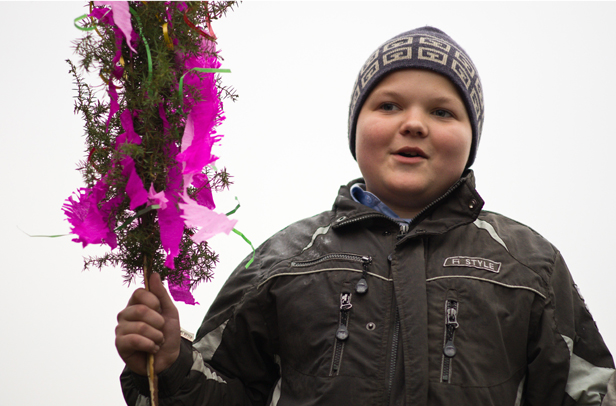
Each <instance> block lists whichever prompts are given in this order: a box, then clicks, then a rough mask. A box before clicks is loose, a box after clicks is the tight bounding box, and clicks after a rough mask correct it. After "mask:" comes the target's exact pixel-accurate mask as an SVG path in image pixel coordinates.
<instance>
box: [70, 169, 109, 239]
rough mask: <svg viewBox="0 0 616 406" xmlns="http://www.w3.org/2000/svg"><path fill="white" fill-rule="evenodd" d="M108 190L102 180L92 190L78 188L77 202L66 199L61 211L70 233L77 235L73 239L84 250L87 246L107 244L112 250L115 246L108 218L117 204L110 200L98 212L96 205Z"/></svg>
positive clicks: (71, 198) (107, 186)
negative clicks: (68, 225)
mask: <svg viewBox="0 0 616 406" xmlns="http://www.w3.org/2000/svg"><path fill="white" fill-rule="evenodd" d="M107 189H109V185H107V184H106V183H105V182H104V180H100V181H98V182H97V184H96V185H95V186H94V187H93V188H80V189H79V190H78V191H77V192H78V193H77V200H74V199H73V196H69V198H68V199H66V202H67V203H64V205H63V206H62V210H63V211H64V214H65V215H66V217H67V220H68V221H69V223H71V226H72V227H71V233H72V234H75V235H77V238H75V239H73V241H75V242H81V243H82V244H83V247H84V248H85V247H86V246H87V245H88V244H102V243H107V244H108V245H109V246H110V247H111V248H112V249H113V248H115V247H116V246H117V242H116V238H115V233H114V232H113V230H110V229H109V226H108V221H107V219H109V216H110V215H112V214H113V213H115V209H117V205H118V204H119V202H118V201H117V200H113V199H112V200H110V201H109V202H106V203H105V204H104V205H103V207H102V208H101V209H100V210H99V208H98V203H99V202H100V201H101V200H102V199H104V197H105V193H106V192H107Z"/></svg>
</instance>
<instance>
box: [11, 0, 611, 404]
mask: <svg viewBox="0 0 616 406" xmlns="http://www.w3.org/2000/svg"><path fill="white" fill-rule="evenodd" d="M85 5H86V3H85V2H71V3H56V2H44V3H30V2H20V3H16V2H1V3H0V15H1V16H2V20H3V22H2V24H0V45H1V50H2V59H1V61H2V65H1V66H0V73H1V74H0V92H1V93H0V94H1V108H0V137H1V141H2V143H1V144H0V174H1V178H0V190H1V192H0V193H1V195H0V197H1V199H0V201H1V203H0V205H1V206H0V208H1V209H2V211H1V213H2V214H1V215H0V230H1V234H0V247H1V248H0V250H1V251H0V252H1V253H2V262H3V263H2V266H1V267H0V272H1V276H2V278H1V280H0V308H1V312H2V315H1V319H0V320H1V323H0V328H1V334H0V366H1V368H0V404H2V405H39V404H45V405H53V406H55V405H74V404H88V405H90V406H98V405H105V406H109V405H121V404H123V399H122V394H121V391H120V386H119V382H118V375H119V373H120V371H121V369H122V366H123V363H122V361H121V360H120V358H119V357H118V356H117V353H116V350H115V347H114V327H115V323H116V320H115V319H116V315H117V313H118V311H120V310H121V309H122V308H123V307H124V306H125V304H126V302H127V300H128V297H129V296H130V294H131V292H132V291H133V289H134V288H135V286H134V285H133V286H131V287H126V286H124V285H123V283H122V277H121V270H119V269H105V270H103V271H102V272H98V271H87V272H82V263H83V260H82V257H83V256H84V255H92V254H96V253H100V252H102V251H101V250H100V249H99V248H98V247H96V246H94V247H88V248H87V249H85V250H84V249H82V248H81V245H80V244H76V243H74V242H72V241H71V237H62V238H55V239H49V238H30V237H28V236H26V235H25V234H24V233H22V232H21V231H20V230H19V229H18V227H19V228H21V229H22V230H24V231H26V232H28V233H30V234H62V233H66V232H68V230H69V227H68V223H67V222H66V221H65V220H64V217H63V214H62V211H61V206H62V204H63V201H64V200H65V199H66V198H67V197H68V196H69V195H70V194H71V193H72V192H73V191H74V190H76V189H77V188H78V187H81V186H82V185H83V182H82V180H81V177H80V174H79V173H78V172H77V171H76V170H75V168H76V163H77V162H78V161H79V160H81V159H84V156H85V154H84V144H83V137H82V134H83V122H82V119H81V117H80V116H75V115H73V98H72V97H73V96H74V93H73V91H72V90H71V89H72V88H73V85H72V83H71V82H72V79H71V76H70V75H69V74H68V65H67V64H66V62H65V59H67V58H73V60H76V59H75V58H74V56H72V49H71V41H73V40H75V39H76V38H78V37H80V36H81V35H82V33H81V32H80V31H78V30H77V29H75V28H74V27H73V19H74V18H75V17H77V16H79V15H81V14H83V13H85V12H86V9H85V8H84V7H85ZM614 15H616V3H608V2H602V3H557V2H549V3H537V2H533V3H517V2H516V3H486V2H482V3H467V2H455V3H440V2H434V3H423V2H422V3H415V2H394V3H389V2H384V1H380V2H378V3H377V2H333V3H329V2H327V3H325V2H309V3H306V2H286V3H282V2H277V3H272V2H246V3H244V4H242V5H241V6H240V7H239V8H238V9H237V10H236V11H234V12H232V13H230V14H229V15H228V16H227V17H226V18H225V19H223V20H220V21H216V22H215V23H214V31H215V32H216V34H217V36H218V38H219V47H220V49H221V55H222V56H223V57H224V59H225V60H224V62H223V67H224V68H230V69H231V70H232V71H233V73H231V74H225V76H224V79H225V83H227V84H229V85H232V86H234V87H235V88H236V89H237V91H238V93H239V95H240V98H239V100H238V101H237V102H236V103H235V104H231V103H230V102H227V103H226V104H225V110H226V113H227V121H226V122H225V124H224V125H223V126H222V127H221V128H220V133H222V134H224V135H225V137H224V138H223V140H222V146H221V147H219V148H217V149H216V151H215V154H217V155H218V156H220V157H221V159H220V161H219V164H218V166H219V167H222V166H225V167H226V168H227V169H228V171H229V172H230V173H231V174H232V175H233V176H234V178H233V180H234V182H235V183H234V185H233V186H232V188H231V191H230V192H229V193H227V194H225V195H217V196H215V199H216V202H217V204H218V207H219V210H220V211H222V212H226V211H229V210H230V209H231V208H233V207H234V197H235V196H237V197H238V198H239V199H240V201H241V204H242V207H241V209H240V210H239V211H238V212H237V213H236V214H235V217H236V218H238V219H239V223H238V224H237V228H238V229H239V230H241V231H242V232H243V233H245V234H246V236H248V237H249V238H250V239H251V240H252V241H253V243H255V246H256V245H257V244H259V243H261V242H263V241H264V240H265V239H266V238H267V237H268V236H270V235H271V234H273V233H274V232H276V231H277V230H279V229H281V228H283V227H284V226H286V225H287V224H289V223H290V222H292V221H295V220H298V219H301V218H304V217H307V216H311V215H313V214H316V213H318V212H321V211H323V210H326V209H328V208H329V207H330V206H331V204H332V203H333V199H334V196H335V193H336V191H337V190H338V187H339V185H341V184H343V183H347V182H348V181H349V180H351V179H352V178H355V177H358V176H359V171H358V169H357V167H356V164H355V162H354V161H353V159H352V157H351V154H350V153H349V150H348V147H347V128H346V122H347V109H348V102H349V98H350V92H351V88H352V85H353V82H354V80H355V76H356V74H357V72H358V70H359V68H360V67H361V65H362V64H363V62H364V61H365V59H366V58H367V57H368V55H369V54H370V53H371V52H372V51H373V50H374V49H375V48H376V47H377V46H379V45H380V44H381V43H383V42H384V41H385V40H387V39H389V38H390V37H392V36H394V35H396V34H398V33H400V32H403V31H407V30H409V29H412V28H415V27H418V26H422V25H434V26H436V27H439V28H441V29H442V30H444V31H445V32H446V33H448V34H449V35H451V36H452V37H453V38H454V39H455V40H456V41H457V42H458V43H459V44H461V45H462V46H463V47H464V48H465V49H466V51H467V52H468V53H469V54H470V55H471V57H472V58H473V60H474V62H475V64H476V66H477V67H478V69H479V73H480V75H481V78H482V82H483V87H484V91H485V103H486V121H485V126H484V130H483V137H482V140H481V144H480V146H479V152H478V157H477V161H476V164H475V165H474V169H475V172H476V176H477V187H478V190H479V192H480V193H481V194H482V196H483V197H484V199H485V200H486V206H485V209H488V210H492V211H496V212H500V213H503V214H506V215H508V216H510V217H512V218H514V219H516V220H518V221H521V222H523V223H525V224H528V225H530V226H531V227H533V228H534V229H535V230H537V231H538V232H539V233H541V234H542V235H544V236H545V237H547V238H548V239H549V240H550V241H551V242H552V243H554V244H555V245H556V246H557V247H558V248H559V249H560V250H561V251H562V253H563V255H564V257H565V259H566V261H567V263H568V265H569V267H570V269H571V273H572V274H573V277H574V279H575V281H576V282H577V284H578V285H579V287H580V289H581V291H582V293H583V294H584V296H585V298H586V300H587V303H588V305H589V307H590V310H591V311H592V313H593V315H594V317H595V320H596V322H597V324H598V326H599V328H600V331H601V332H602V334H603V337H604V338H605V341H606V342H607V344H608V346H609V347H610V348H611V349H612V351H616V323H615V317H614V308H615V306H614V296H615V292H614V288H615V286H614V285H615V282H616V277H615V276H614V272H615V270H616V259H615V258H616V256H615V254H616V252H615V247H614V243H615V242H616V239H615V238H614V230H615V229H616V218H615V214H614V213H615V210H614V201H615V198H616V192H615V191H614V176H615V175H616V167H615V163H614V147H615V146H616V142H615V141H614V138H615V131H614V128H613V123H614V120H615V117H616V111H615V107H616V102H615V101H614V97H615V95H616V79H615V75H614V72H615V62H616V53H615V52H614V40H615V39H616V25H615V24H614V23H613V18H614ZM211 245H212V246H213V248H214V250H215V251H216V252H218V253H219V254H220V264H219V266H218V268H217V269H216V275H215V279H214V281H213V282H211V283H208V284H203V285H202V286H200V287H199V288H198V289H197V290H196V291H195V297H196V299H197V300H198V301H199V302H201V305H200V306H195V307H191V306H187V305H184V304H179V305H178V307H179V310H180V317H181V321H182V326H183V327H184V328H186V329H187V330H190V331H193V332H194V331H196V329H197V328H198V326H199V324H200V321H201V319H202V317H203V315H204V313H205V312H206V310H207V308H208V307H209V303H210V302H211V300H212V299H213V297H214V295H215V294H216V292H217V291H218V289H219V288H220V284H221V283H222V282H223V281H224V280H225V279H226V277H227V276H228V275H229V273H230V272H231V271H232V269H233V268H234V267H235V266H236V264H237V263H238V262H239V261H240V260H241V259H242V258H243V257H244V256H246V255H247V254H249V253H250V248H249V247H248V245H246V244H245V243H244V242H243V241H242V240H241V239H240V238H239V237H238V236H236V235H234V234H232V235H230V236H228V237H227V236H218V237H215V238H214V239H213V240H212V241H211Z"/></svg>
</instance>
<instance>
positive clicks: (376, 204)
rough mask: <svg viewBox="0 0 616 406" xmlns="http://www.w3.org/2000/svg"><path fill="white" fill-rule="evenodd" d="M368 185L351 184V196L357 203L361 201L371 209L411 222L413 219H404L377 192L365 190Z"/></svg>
mask: <svg viewBox="0 0 616 406" xmlns="http://www.w3.org/2000/svg"><path fill="white" fill-rule="evenodd" d="M365 187H366V185H365V184H363V183H356V184H354V185H353V186H351V197H352V198H353V200H355V201H356V202H357V203H361V204H363V205H364V206H368V207H370V208H371V209H374V210H376V211H378V212H379V213H382V214H384V215H386V216H388V217H391V218H393V219H395V220H396V221H403V222H405V223H410V222H411V221H412V220H413V219H402V218H400V216H398V215H397V214H396V213H394V211H393V210H392V209H390V208H389V207H387V205H386V204H385V203H383V202H382V201H381V199H379V198H378V197H377V196H376V195H375V194H373V193H370V192H368V191H366V190H364V189H365Z"/></svg>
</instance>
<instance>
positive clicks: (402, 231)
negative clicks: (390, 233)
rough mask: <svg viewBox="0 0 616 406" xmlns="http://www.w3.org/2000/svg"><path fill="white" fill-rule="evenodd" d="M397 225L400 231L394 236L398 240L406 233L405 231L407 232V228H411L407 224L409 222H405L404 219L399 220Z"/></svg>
mask: <svg viewBox="0 0 616 406" xmlns="http://www.w3.org/2000/svg"><path fill="white" fill-rule="evenodd" d="M398 225H399V226H400V232H399V233H398V235H397V236H396V238H397V239H398V240H399V239H401V238H402V237H404V236H405V235H406V233H408V232H409V229H410V228H411V226H410V225H409V223H407V222H405V221H401V222H400V223H398Z"/></svg>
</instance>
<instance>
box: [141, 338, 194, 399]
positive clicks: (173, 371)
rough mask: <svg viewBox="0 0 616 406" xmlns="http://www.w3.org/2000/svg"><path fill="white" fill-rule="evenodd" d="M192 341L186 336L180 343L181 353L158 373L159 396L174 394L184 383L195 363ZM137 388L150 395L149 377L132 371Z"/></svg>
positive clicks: (164, 396) (145, 394)
mask: <svg viewBox="0 0 616 406" xmlns="http://www.w3.org/2000/svg"><path fill="white" fill-rule="evenodd" d="M192 351H193V350H192V343H191V342H190V341H188V340H186V339H184V338H182V342H181V343H180V355H179V356H178V358H177V359H176V360H175V362H174V363H173V364H171V366H170V367H169V368H167V369H165V370H164V371H162V372H161V373H159V374H158V396H159V397H160V398H166V397H169V396H173V395H174V394H175V393H176V392H177V391H178V390H179V389H180V387H181V386H182V383H184V379H185V378H186V377H187V376H188V374H189V373H190V370H191V369H192V365H193V357H192ZM131 375H132V378H133V383H134V385H135V388H137V390H138V391H139V393H140V394H142V395H143V396H147V397H150V384H149V382H148V377H147V376H143V375H139V374H136V373H134V372H133V373H131Z"/></svg>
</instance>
